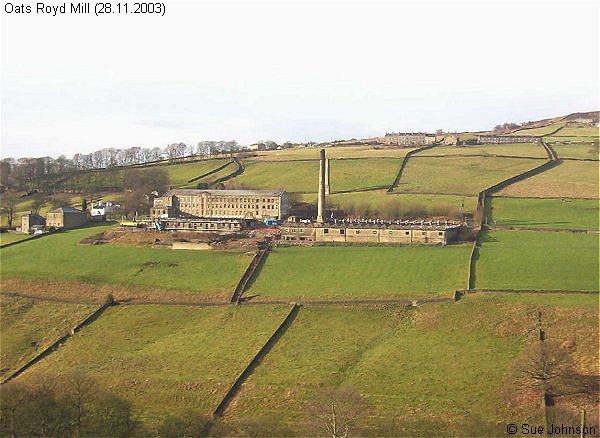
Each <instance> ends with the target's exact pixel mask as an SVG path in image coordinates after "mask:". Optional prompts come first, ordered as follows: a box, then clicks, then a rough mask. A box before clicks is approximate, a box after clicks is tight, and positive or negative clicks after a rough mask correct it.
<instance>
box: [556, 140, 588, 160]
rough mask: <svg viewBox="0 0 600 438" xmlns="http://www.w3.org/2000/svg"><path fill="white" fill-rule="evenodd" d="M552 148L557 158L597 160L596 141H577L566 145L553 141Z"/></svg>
mask: <svg viewBox="0 0 600 438" xmlns="http://www.w3.org/2000/svg"><path fill="white" fill-rule="evenodd" d="M552 148H553V149H554V151H555V152H556V154H557V155H558V157H559V158H583V159H588V160H598V143H596V144H594V143H577V144H568V145H566V144H557V143H553V144H552Z"/></svg>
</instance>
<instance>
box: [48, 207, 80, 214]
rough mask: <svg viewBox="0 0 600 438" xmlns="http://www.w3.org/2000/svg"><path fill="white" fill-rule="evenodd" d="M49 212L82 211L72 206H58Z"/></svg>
mask: <svg viewBox="0 0 600 438" xmlns="http://www.w3.org/2000/svg"><path fill="white" fill-rule="evenodd" d="M50 213H83V211H81V210H77V209H76V208H73V207H59V208H57V209H54V210H52V211H51V212H50Z"/></svg>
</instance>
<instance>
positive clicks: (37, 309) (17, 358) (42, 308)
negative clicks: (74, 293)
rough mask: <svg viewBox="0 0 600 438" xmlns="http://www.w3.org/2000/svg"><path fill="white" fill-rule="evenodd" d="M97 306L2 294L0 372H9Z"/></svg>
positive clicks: (0, 374) (0, 307)
mask: <svg viewBox="0 0 600 438" xmlns="http://www.w3.org/2000/svg"><path fill="white" fill-rule="evenodd" d="M93 310H94V306H87V305H82V304H63V303H54V302H51V301H36V300H32V299H29V298H21V297H12V296H7V295H2V296H1V297H0V340H1V342H0V345H2V348H1V349H0V359H1V360H0V363H1V364H2V365H1V366H2V368H1V369H0V376H6V375H7V374H8V372H9V371H12V370H14V369H16V368H17V367H18V366H20V365H22V364H24V363H25V362H26V361H27V360H29V359H30V358H32V357H33V356H34V355H35V354H36V353H37V352H39V351H41V350H42V349H44V348H45V347H47V346H48V345H50V344H52V343H53V342H55V341H56V340H57V339H59V338H60V337H61V336H63V335H64V334H65V333H67V332H68V331H69V330H70V329H71V328H72V327H74V326H75V325H76V324H77V323H78V322H79V321H81V320H82V319H83V318H85V317H86V316H87V315H89V314H90V313H92V311H93Z"/></svg>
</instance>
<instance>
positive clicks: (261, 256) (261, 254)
mask: <svg viewBox="0 0 600 438" xmlns="http://www.w3.org/2000/svg"><path fill="white" fill-rule="evenodd" d="M271 249H272V245H271V239H265V240H264V241H262V242H261V243H260V244H259V249H258V251H257V252H256V254H255V255H254V258H253V259H252V261H251V262H250V264H249V265H248V267H247V268H246V270H245V271H244V275H242V278H240V281H238V284H237V285H236V287H235V289H234V291H233V295H231V300H230V302H231V303H235V304H240V299H241V298H242V294H243V293H244V292H245V291H246V288H247V287H248V284H249V283H250V280H252V277H254V275H255V273H256V270H257V269H258V267H259V266H260V265H261V263H263V262H264V260H265V258H266V256H267V255H268V254H269V252H270V251H271Z"/></svg>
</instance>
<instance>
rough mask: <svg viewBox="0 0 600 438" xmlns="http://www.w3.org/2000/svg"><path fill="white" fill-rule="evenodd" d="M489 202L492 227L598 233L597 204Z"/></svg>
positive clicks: (549, 200) (544, 201)
mask: <svg viewBox="0 0 600 438" xmlns="http://www.w3.org/2000/svg"><path fill="white" fill-rule="evenodd" d="M489 202H490V204H489V205H490V206H491V209H492V210H491V218H492V221H491V223H492V224H494V225H507V226H511V227H533V228H569V229H576V230H598V219H599V218H598V201H593V200H587V199H586V200H583V199H569V200H560V199H518V198H490V201H489Z"/></svg>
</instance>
